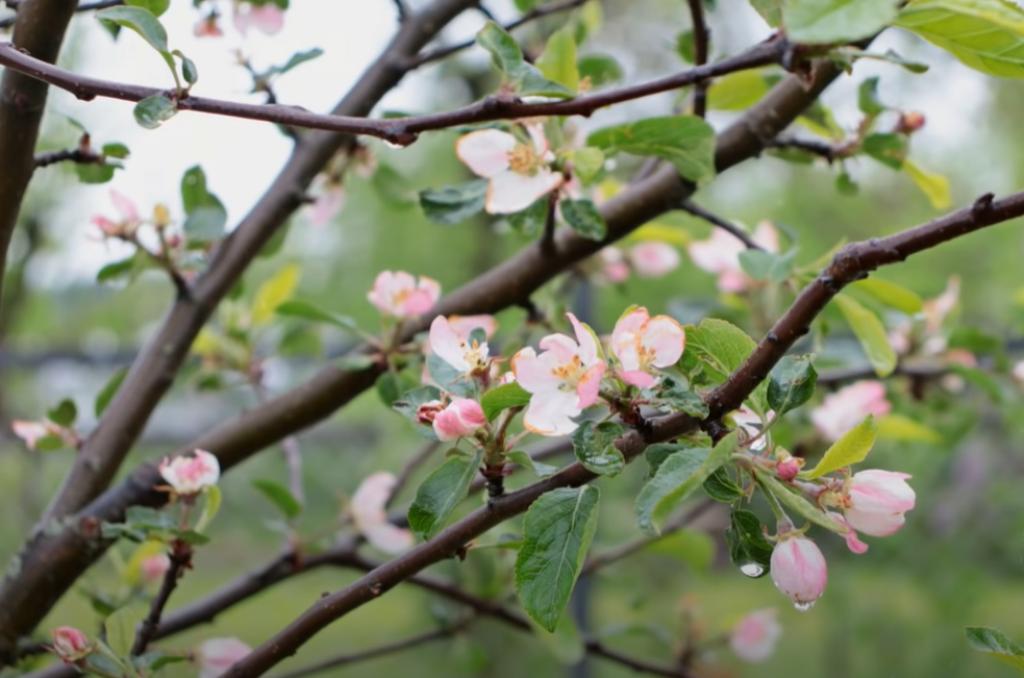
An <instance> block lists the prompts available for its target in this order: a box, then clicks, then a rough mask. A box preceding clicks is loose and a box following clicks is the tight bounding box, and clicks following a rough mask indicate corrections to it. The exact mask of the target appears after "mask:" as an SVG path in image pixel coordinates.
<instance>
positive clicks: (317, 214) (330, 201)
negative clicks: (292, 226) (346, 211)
mask: <svg viewBox="0 0 1024 678" xmlns="http://www.w3.org/2000/svg"><path fill="white" fill-rule="evenodd" d="M344 206H345V189H344V188H342V187H341V186H340V185H334V186H331V187H329V188H327V189H326V190H325V191H324V192H323V193H321V194H320V195H319V196H318V197H317V199H316V202H314V203H313V206H312V207H311V208H310V211H309V221H310V223H311V224H313V225H314V226H324V225H326V224H329V223H330V222H331V221H333V220H334V217H336V216H338V213H339V212H341V208H342V207H344Z"/></svg>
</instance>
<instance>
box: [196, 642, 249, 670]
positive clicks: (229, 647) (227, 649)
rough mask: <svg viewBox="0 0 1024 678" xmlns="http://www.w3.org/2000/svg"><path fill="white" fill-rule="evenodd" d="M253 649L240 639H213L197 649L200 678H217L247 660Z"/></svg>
mask: <svg viewBox="0 0 1024 678" xmlns="http://www.w3.org/2000/svg"><path fill="white" fill-rule="evenodd" d="M250 652H252V648H251V647H249V646H248V645H246V644H245V643H243V642H242V641H240V640H239V639H238V638H211V639H210V640H207V641H204V642H203V643H202V644H201V645H200V646H199V647H198V648H197V649H196V653H195V656H196V662H197V663H198V664H199V678H217V677H218V676H222V675H224V674H225V673H226V672H227V670H228V669H230V668H231V667H232V666H234V665H235V664H237V663H238V662H240V661H242V660H243V659H245V657H246V656H248V655H249V653H250Z"/></svg>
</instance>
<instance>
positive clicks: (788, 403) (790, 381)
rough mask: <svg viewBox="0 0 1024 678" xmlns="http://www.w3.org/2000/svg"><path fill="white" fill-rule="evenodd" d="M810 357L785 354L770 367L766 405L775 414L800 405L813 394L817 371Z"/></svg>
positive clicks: (783, 412)
mask: <svg viewBox="0 0 1024 678" xmlns="http://www.w3.org/2000/svg"><path fill="white" fill-rule="evenodd" d="M812 358H813V356H810V355H787V356H785V357H783V358H782V360H780V361H779V362H778V364H777V365H776V366H775V368H774V369H772V371H771V374H770V375H769V378H768V405H769V407H771V408H772V409H773V410H775V414H776V416H781V415H783V414H785V413H786V412H788V411H789V410H792V409H796V408H797V407H800V406H801V405H803V404H804V403H806V402H807V401H808V400H810V398H811V396H812V395H814V385H815V384H816V383H817V381H818V373H817V372H816V371H815V370H814V365H812V364H811V359H812Z"/></svg>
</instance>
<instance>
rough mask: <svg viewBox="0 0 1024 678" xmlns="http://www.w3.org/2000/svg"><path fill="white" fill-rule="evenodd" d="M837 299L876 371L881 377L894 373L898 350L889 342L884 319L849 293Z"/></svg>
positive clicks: (840, 309)
mask: <svg viewBox="0 0 1024 678" xmlns="http://www.w3.org/2000/svg"><path fill="white" fill-rule="evenodd" d="M835 301H836V305H838V306H839V311H840V312H841V313H842V314H843V317H844V318H845V319H846V323H847V324H848V325H849V326H850V329H851V330H853V333H854V335H856V337H857V339H858V340H859V341H860V345H861V347H862V348H863V349H864V353H865V355H867V358H868V362H870V363H871V366H872V367H873V368H875V373H876V374H877V375H878V376H880V377H887V376H889V375H890V374H892V371H893V370H894V369H896V351H894V350H893V348H892V345H891V344H890V343H889V336H888V335H887V334H886V332H885V325H883V324H882V321H881V320H879V319H878V316H877V315H875V314H874V313H872V312H871V311H869V310H868V309H866V308H865V307H864V306H862V305H861V304H860V302H858V301H856V300H854V299H853V297H850V296H849V295H846V294H837V295H836V299H835Z"/></svg>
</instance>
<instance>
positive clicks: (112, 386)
mask: <svg viewBox="0 0 1024 678" xmlns="http://www.w3.org/2000/svg"><path fill="white" fill-rule="evenodd" d="M127 374H128V368H127V367H122V368H121V369H119V370H117V371H116V372H114V374H112V375H111V377H110V379H108V380H107V383H106V384H104V385H103V388H101V389H100V392H99V393H97V394H96V400H95V402H94V403H93V412H94V413H95V414H96V418H97V419H99V418H100V416H101V415H102V414H103V412H104V410H106V409H107V405H109V404H110V401H111V400H113V399H114V396H115V395H117V389H119V388H121V382H123V381H124V378H125V376H127Z"/></svg>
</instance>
